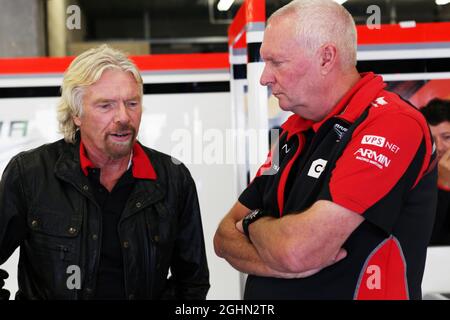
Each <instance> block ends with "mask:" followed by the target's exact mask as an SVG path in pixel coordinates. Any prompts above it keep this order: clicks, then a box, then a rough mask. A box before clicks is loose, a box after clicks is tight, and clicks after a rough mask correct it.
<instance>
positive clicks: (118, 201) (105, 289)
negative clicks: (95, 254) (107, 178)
mask: <svg viewBox="0 0 450 320" xmlns="http://www.w3.org/2000/svg"><path fill="white" fill-rule="evenodd" d="M88 172H89V175H88V177H89V180H90V182H91V185H92V187H93V190H94V196H95V199H96V201H97V203H98V205H99V206H100V209H101V211H102V235H101V241H102V245H101V250H100V263H99V268H98V272H97V286H96V290H95V299H109V300H110V299H125V298H126V296H125V283H124V270H123V258H122V249H121V248H122V246H121V242H120V238H119V233H118V224H119V220H120V216H121V214H122V211H123V209H124V208H125V204H126V202H127V200H128V197H129V195H130V193H131V191H132V190H133V186H134V182H135V179H134V178H133V175H132V172H131V167H130V169H128V170H127V171H126V172H125V173H124V174H123V175H122V177H120V179H119V181H118V182H117V183H116V185H115V186H114V188H113V189H112V190H111V192H109V191H108V190H107V189H106V188H105V187H104V186H103V185H102V184H101V183H100V169H98V168H94V169H91V168H89V169H88Z"/></svg>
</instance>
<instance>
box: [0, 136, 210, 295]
mask: <svg viewBox="0 0 450 320" xmlns="http://www.w3.org/2000/svg"><path fill="white" fill-rule="evenodd" d="M143 149H144V151H145V153H146V154H147V155H148V157H149V159H150V161H151V163H152V165H153V167H154V170H155V171H156V174H157V176H158V177H157V179H156V180H147V179H137V181H136V183H135V187H134V189H133V191H132V193H131V195H130V197H129V199H128V202H127V204H126V206H125V209H124V211H123V213H122V217H121V219H120V222H119V225H118V232H119V237H120V241H121V243H122V244H123V245H122V254H123V261H124V281H125V290H126V295H127V298H128V299H166V298H167V299H171V298H174V299H205V297H206V294H207V292H208V289H209V273H208V267H207V263H206V254H205V244H204V239H203V230H202V224H201V218H200V209H199V205H198V199H197V193H196V189H195V184H194V181H193V179H192V177H191V175H190V173H189V171H188V169H187V168H186V167H185V166H184V165H183V164H179V165H176V164H174V163H173V161H172V159H171V158H170V157H169V156H167V155H165V154H163V153H160V152H157V151H155V150H152V149H149V148H145V147H143ZM101 225H102V223H101V212H100V209H99V206H98V205H97V203H96V201H95V199H94V195H93V194H92V192H91V190H90V185H89V180H88V178H87V177H86V176H85V175H84V174H83V173H82V171H81V167H80V155H79V142H78V143H76V144H74V145H72V144H68V143H66V142H64V140H60V141H57V142H55V143H52V144H48V145H44V146H41V147H39V148H37V149H34V150H31V151H27V152H22V153H20V154H18V155H17V156H15V157H14V158H13V159H12V160H11V161H10V163H9V164H8V166H7V168H6V169H5V171H4V174H3V177H2V180H1V183H0V265H1V264H2V263H4V262H5V261H6V260H7V259H8V257H9V256H10V255H11V254H12V253H13V252H14V250H15V249H16V248H17V246H20V260H19V270H18V282H19V291H18V293H17V295H16V298H17V299H90V298H92V297H93V295H94V292H95V286H96V275H97V270H98V266H99V257H100V250H101V235H102V230H101ZM69 266H78V267H79V270H80V271H81V272H80V275H81V277H80V280H81V282H80V283H81V288H80V289H79V290H77V289H76V288H75V289H69V287H71V288H73V286H70V285H69V286H68V285H67V282H70V279H69V277H70V276H72V275H75V273H74V271H73V270H74V269H72V268H73V267H71V268H69ZM169 268H170V274H171V276H170V277H169V279H168V278H167V276H168V271H169ZM72 280H73V278H72Z"/></svg>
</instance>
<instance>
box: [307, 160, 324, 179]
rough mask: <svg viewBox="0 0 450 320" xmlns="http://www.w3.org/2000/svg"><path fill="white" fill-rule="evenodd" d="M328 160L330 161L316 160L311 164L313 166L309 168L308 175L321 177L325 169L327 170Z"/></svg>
mask: <svg viewBox="0 0 450 320" xmlns="http://www.w3.org/2000/svg"><path fill="white" fill-rule="evenodd" d="M327 162H328V161H327V160H324V159H317V160H314V161H313V163H312V164H311V167H310V168H309V171H308V176H310V177H313V178H316V179H317V178H319V177H320V175H321V174H322V172H323V170H325V166H326V165H327Z"/></svg>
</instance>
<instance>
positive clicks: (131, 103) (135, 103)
mask: <svg viewBox="0 0 450 320" xmlns="http://www.w3.org/2000/svg"><path fill="white" fill-rule="evenodd" d="M127 104H128V106H129V107H137V106H138V104H139V103H138V102H137V101H128V103H127Z"/></svg>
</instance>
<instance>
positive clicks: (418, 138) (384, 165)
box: [329, 113, 423, 214]
mask: <svg viewBox="0 0 450 320" xmlns="http://www.w3.org/2000/svg"><path fill="white" fill-rule="evenodd" d="M369 117H370V116H369ZM366 121H367V125H364V124H363V125H362V126H361V128H358V129H357V130H355V132H354V133H353V137H352V139H351V141H350V143H349V144H348V146H347V147H346V149H345V151H344V153H343V154H342V156H341V157H340V158H339V160H338V161H337V162H336V167H335V168H334V170H333V172H332V175H331V179H330V184H329V191H330V195H331V199H332V201H333V202H335V203H337V204H339V205H341V206H343V207H345V208H347V209H349V210H352V211H355V212H357V213H361V214H362V213H364V211H366V210H367V209H368V208H370V207H371V206H372V205H374V204H375V203H377V202H378V201H380V199H382V198H383V197H384V196H386V195H387V194H388V193H389V192H390V191H391V190H392V189H393V187H394V186H395V185H396V183H397V182H398V181H399V180H400V178H401V177H402V176H403V175H404V174H405V172H406V171H407V169H408V167H409V166H410V164H411V162H412V161H413V159H414V157H415V155H416V153H417V152H418V149H419V146H420V144H421V142H422V139H423V133H422V127H421V126H420V125H419V123H418V122H417V120H415V119H414V118H413V117H412V116H411V115H407V114H402V113H396V114H393V113H387V114H384V115H379V116H378V117H376V118H375V119H372V120H370V119H368V120H366ZM399 201H401V199H399Z"/></svg>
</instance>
